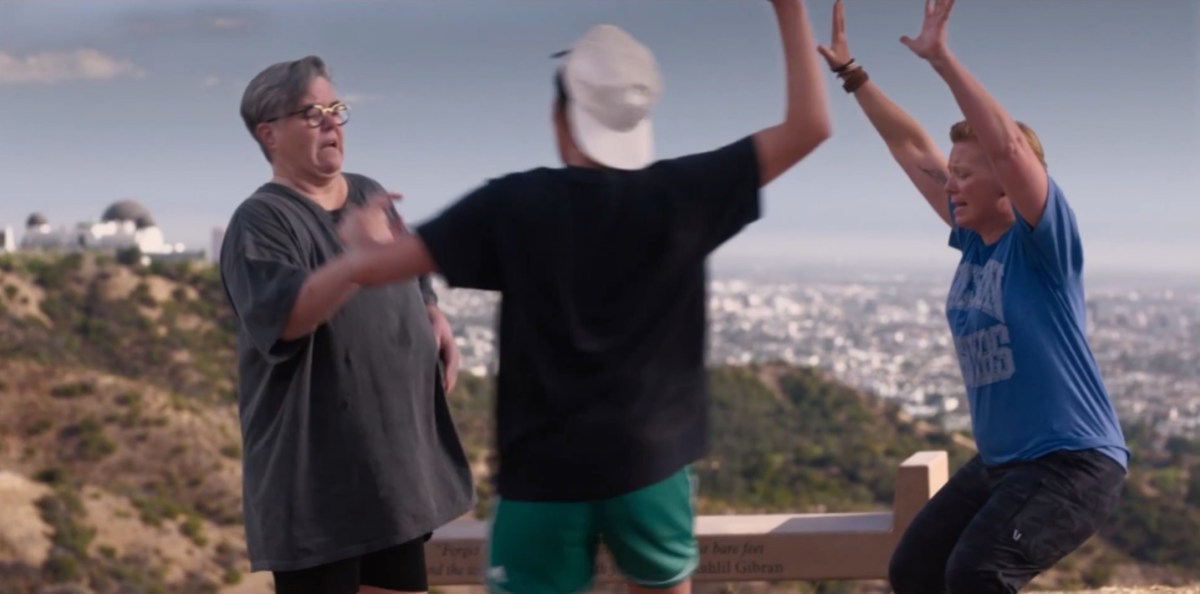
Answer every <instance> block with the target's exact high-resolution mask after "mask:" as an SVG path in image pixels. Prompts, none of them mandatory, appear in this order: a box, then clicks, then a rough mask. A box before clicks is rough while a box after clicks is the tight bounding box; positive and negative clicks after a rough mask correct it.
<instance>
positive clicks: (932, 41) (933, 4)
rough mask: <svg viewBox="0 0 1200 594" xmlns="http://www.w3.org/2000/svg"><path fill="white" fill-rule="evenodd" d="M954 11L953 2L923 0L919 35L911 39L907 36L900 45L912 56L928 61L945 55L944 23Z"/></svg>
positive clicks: (901, 39)
mask: <svg viewBox="0 0 1200 594" xmlns="http://www.w3.org/2000/svg"><path fill="white" fill-rule="evenodd" d="M953 9H954V0H925V21H924V22H923V23H921V34H920V35H918V36H917V38H916V39H913V38H911V37H909V36H907V35H905V36H904V37H901V38H900V43H903V44H904V45H906V46H908V49H910V50H912V51H913V53H914V54H917V55H918V56H920V57H922V58H924V59H926V60H929V59H932V58H936V57H939V56H942V55H945V53H946V46H947V44H946V21H948V20H949V19H950V11H951V10H953Z"/></svg>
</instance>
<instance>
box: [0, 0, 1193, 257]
mask: <svg viewBox="0 0 1200 594" xmlns="http://www.w3.org/2000/svg"><path fill="white" fill-rule="evenodd" d="M809 6H810V8H811V12H812V15H813V17H814V21H815V25H816V30H817V34H818V37H819V38H820V39H821V40H822V41H826V40H827V36H828V30H829V17H830V12H831V8H832V6H833V2H832V1H831V0H829V1H827V0H810V2H809ZM921 6H922V1H921V0H847V13H848V24H847V28H848V32H849V36H850V44H851V50H852V52H853V53H854V55H855V56H856V57H857V58H858V61H859V62H860V63H861V64H863V65H864V66H865V67H866V69H867V71H868V72H869V73H870V75H871V77H872V79H873V80H875V81H876V82H877V83H879V84H880V85H881V87H882V88H883V89H884V91H885V92H887V93H888V94H889V95H890V96H891V97H892V98H893V99H894V100H896V101H897V102H898V103H899V104H900V105H902V106H903V107H905V108H906V109H907V110H909V111H910V113H912V114H913V115H914V116H915V117H916V118H917V119H918V120H920V121H921V122H922V123H923V124H925V125H926V126H927V127H928V128H929V129H930V131H931V133H932V134H933V135H934V137H935V138H936V139H937V140H938V141H939V142H940V143H941V144H942V146H943V147H944V148H945V149H947V150H948V144H949V143H948V139H947V138H946V131H947V129H948V127H949V126H950V124H951V123H953V122H954V121H956V120H957V119H958V111H957V108H956V106H955V105H954V103H953V99H952V97H951V96H950V94H949V92H948V91H947V90H946V88H945V86H944V85H943V84H942V83H941V81H940V80H939V79H938V78H937V77H936V75H935V74H934V73H933V72H932V70H931V69H930V68H929V67H928V66H927V65H926V64H925V63H924V62H922V61H920V60H919V59H917V58H916V57H915V56H913V55H912V54H911V52H909V51H908V50H907V49H906V48H905V47H903V46H902V45H901V44H900V43H899V41H898V39H899V37H900V36H901V35H904V34H909V35H915V34H916V33H917V32H918V30H919V26H920V17H921ZM602 22H609V23H614V24H617V25H620V26H622V27H624V28H626V29H627V30H629V31H630V32H631V33H633V34H634V35H635V36H636V37H638V38H639V39H641V40H643V41H644V42H645V43H646V44H647V45H648V46H650V47H651V49H652V50H653V51H654V52H655V53H656V54H657V56H658V59H659V61H660V63H661V67H662V70H663V73H664V77H665V84H666V91H665V94H664V96H663V100H662V103H661V104H660V106H659V108H658V110H657V112H656V113H657V115H656V129H657V135H658V146H659V156H662V157H669V156H677V155H681V154H685V153H688V152H693V151H699V150H707V149H710V148H715V147H716V146H719V145H721V144H724V143H726V142H730V141H733V140H735V139H737V138H739V137H741V136H743V135H745V134H749V133H751V132H754V131H756V130H758V129H759V128H761V127H763V126H767V125H770V124H774V123H776V122H777V121H778V119H779V117H780V115H781V114H782V110H783V76H782V60H781V54H780V46H779V39H778V37H777V34H776V29H775V24H774V21H773V17H772V14H771V11H770V7H769V6H768V4H767V3H766V2H764V1H762V0H729V1H723V2H716V1H710V2H700V1H696V0H646V1H630V0H625V1H620V0H605V1H600V0H588V1H579V0H573V1H565V0H545V1H525V0H477V1H445V0H438V1H435V0H422V1H416V0H413V1H404V0H395V1H377V2H372V1H364V2H348V1H334V0H326V1H323V2H293V1H288V2H282V1H279V2H252V1H241V2H236V3H232V2H230V3H218V2H180V1H175V0H172V1H157V2H148V1H143V2H99V1H88V2H76V1H65V0H64V1H37V2H34V1H19V0H18V1H15V2H14V1H11V0H0V106H2V107H3V113H2V115H0V138H2V139H3V143H2V145H0V168H2V171H3V173H4V182H5V183H4V185H3V186H2V188H3V190H2V191H3V196H2V200H0V224H2V225H11V226H12V227H13V228H14V229H18V230H19V229H20V228H21V227H22V226H23V224H24V220H25V218H26V216H27V215H28V214H29V213H30V212H32V211H34V210H37V211H41V212H43V213H45V214H46V215H48V216H49V218H50V220H51V222H52V224H71V223H74V222H77V221H81V220H86V219H95V218H97V217H99V215H100V212H101V211H102V209H103V208H104V207H105V206H106V205H107V204H108V203H111V202H113V201H115V200H117V199H122V198H133V199H136V200H139V201H141V202H142V203H144V204H145V205H146V206H147V207H149V209H150V210H151V211H152V212H153V213H154V216H155V218H156V219H157V221H158V223H159V225H160V227H162V229H163V231H164V233H165V234H166V236H167V238H168V240H171V241H183V242H186V243H188V244H189V245H192V246H193V247H201V248H207V246H208V237H209V233H210V230H211V228H212V227H214V226H218V225H223V224H224V223H225V222H226V221H227V220H228V217H229V215H230V213H231V212H232V210H233V209H234V208H235V207H236V206H237V204H238V203H239V202H240V201H242V200H243V199H244V198H245V197H246V196H247V195H249V193H250V192H251V191H252V190H253V189H254V188H255V187H256V186H258V185H259V184H261V183H262V182H264V181H265V180H267V179H268V176H269V169H268V167H267V163H266V161H265V160H263V158H262V156H261V154H260V153H259V152H258V148H257V147H256V145H255V144H254V142H253V140H252V139H251V138H250V136H249V134H248V133H247V132H246V130H245V128H244V127H243V126H242V123H241V120H240V118H239V117H238V105H239V101H240V99H241V93H242V91H243V89H244V87H245V85H246V83H247V82H248V81H249V80H250V78H251V77H252V76H253V75H254V74H255V73H257V72H258V71H259V70H261V69H262V68H264V67H265V66H267V65H269V64H271V63H273V62H276V61H280V60H285V59H295V58H299V57H302V56H304V55H306V54H318V55H321V56H323V57H324V58H326V60H327V61H328V62H329V63H330V65H331V67H332V69H333V75H334V82H335V84H336V86H337V87H338V89H339V91H340V92H341V93H342V95H343V97H344V98H346V99H347V100H348V102H349V103H351V104H352V108H353V117H352V121H351V122H350V124H349V125H348V127H347V129H346V138H347V154H346V157H347V158H346V169H347V170H349V171H356V172H361V173H365V174H367V175H370V176H372V177H375V178H376V179H378V180H379V181H380V182H382V183H383V184H384V185H385V186H388V187H389V188H392V189H395V190H397V191H400V192H403V193H404V194H405V195H406V200H405V203H404V205H403V209H404V212H405V216H406V218H408V220H409V221H410V222H414V223H415V222H419V221H420V220H423V219H425V218H426V217H429V216H431V215H433V214H435V213H436V212H437V211H438V210H440V209H441V208H442V207H444V206H446V205H447V204H448V203H449V202H450V201H451V200H454V199H456V198H458V197H459V196H460V195H461V194H462V193H463V192H465V191H467V190H469V189H470V188H472V187H474V186H476V185H477V184H479V183H481V182H482V181H484V180H485V179H487V178H489V177H492V176H496V175H500V174H503V173H507V172H509V171H514V170H519V169H525V168H529V167H534V166H541V165H556V164H557V157H556V154H555V152H554V150H553V145H552V143H551V131H550V127H549V105H550V101H551V84H550V83H551V74H552V70H553V67H554V62H553V61H552V60H550V59H549V54H551V53H552V52H554V51H556V50H559V49H561V48H564V47H566V46H567V45H568V44H569V43H570V42H571V41H572V40H574V39H575V38H576V37H577V36H578V35H580V34H581V33H582V32H583V31H584V30H586V28H587V27H589V26H590V25H593V24H596V23H602ZM1198 28H1200V1H1198V0H1153V1H1147V0H962V1H961V2H959V3H958V6H957V7H956V8H955V13H954V15H953V16H952V21H951V39H950V43H951V46H952V48H953V49H954V50H955V51H956V52H957V54H958V55H959V56H960V58H961V60H962V61H963V62H964V63H965V64H966V65H967V66H968V67H969V68H970V69H971V70H972V71H973V72H974V73H975V74H976V76H977V77H978V78H980V80H982V81H983V83H984V84H985V85H986V86H987V87H988V88H989V89H990V90H991V91H992V92H993V93H994V94H996V95H997V96H998V97H999V98H1000V100H1001V101H1002V102H1003V103H1004V104H1005V105H1006V107H1008V108H1009V110H1010V111H1011V112H1012V113H1013V114H1014V115H1015V116H1016V117H1018V118H1019V119H1022V120H1025V121H1027V122H1029V123H1030V124H1031V125H1033V126H1034V128H1035V129H1036V130H1037V131H1038V132H1039V134H1040V135H1041V137H1042V140H1043V142H1044V144H1045V146H1046V150H1047V153H1048V154H1047V156H1048V160H1049V163H1050V170H1051V173H1052V175H1054V176H1055V178H1056V179H1057V180H1058V181H1059V183H1060V184H1061V185H1062V186H1063V187H1064V189H1065V191H1066V193H1067V197H1068V200H1070V202H1071V204H1072V206H1073V207H1074V208H1075V211H1076V214H1077V216H1078V219H1079V222H1080V225H1081V228H1082V233H1083V237H1084V241H1085V248H1086V250H1087V254H1088V258H1087V262H1088V266H1089V268H1090V269H1091V270H1142V271H1153V270H1159V271H1163V272H1168V273H1170V274H1173V275H1178V277H1179V278H1187V277H1191V276H1193V275H1196V274H1198V273H1200V230H1198V229H1197V221H1200V82H1198V81H1200V41H1198V35H1197V29H1198ZM829 82H830V87H829V96H830V100H831V102H832V105H833V110H834V118H835V122H834V124H835V137H834V138H833V139H832V140H831V141H830V142H829V143H828V144H826V145H825V146H824V147H822V148H821V149H819V151H818V153H817V154H815V155H814V156H813V157H811V158H809V159H808V160H806V161H805V162H803V163H802V164H801V165H799V166H798V167H797V168H796V169H794V170H792V171H791V172H790V173H789V174H787V175H786V176H785V177H783V178H781V179H780V180H778V181H776V182H775V183H774V184H772V185H771V186H769V187H768V189H767V191H766V208H765V213H766V216H765V218H764V219H763V220H762V221H760V222H758V223H756V224H754V225H753V226H752V227H751V228H750V229H748V230H747V231H746V232H745V234H744V235H742V236H741V237H739V238H737V239H735V240H734V241H733V242H731V243H730V244H728V245H727V246H726V247H725V248H723V250H722V251H721V252H720V254H719V259H724V260H725V261H748V260H757V261H769V262H781V263H791V264H806V263H818V262H819V263H834V264H836V263H846V264H848V265H875V266H889V265H894V266H897V267H898V266H911V265H934V266H947V267H952V265H953V262H954V261H955V255H956V254H955V253H954V252H953V251H951V250H950V249H949V248H947V247H946V233H945V229H944V226H943V224H942V223H941V222H940V221H939V220H938V219H937V218H936V216H935V215H934V214H933V213H932V211H930V210H929V209H928V208H927V207H926V206H925V205H924V203H923V201H922V200H921V198H920V196H919V195H918V194H917V192H916V190H914V189H913V188H912V187H911V186H910V185H909V184H908V182H907V180H906V179H905V178H904V177H903V174H902V173H901V172H900V170H899V169H898V168H897V167H896V166H895V164H894V163H893V162H892V161H891V159H890V157H889V156H888V154H887V152H886V150H885V149H884V147H883V145H882V143H881V142H880V141H879V140H878V138H877V137H876V136H875V133H874V131H873V130H872V129H871V128H870V125H869V124H868V123H867V121H866V119H865V118H864V117H863V115H862V114H861V112H860V111H859V109H858V107H857V105H856V104H855V103H854V102H853V100H852V99H851V98H850V97H849V96H847V95H846V94H845V93H843V92H842V90H841V88H840V87H838V86H837V85H836V84H835V83H836V81H834V80H832V76H831V80H830V81H829Z"/></svg>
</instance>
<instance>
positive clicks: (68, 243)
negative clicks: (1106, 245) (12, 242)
mask: <svg viewBox="0 0 1200 594" xmlns="http://www.w3.org/2000/svg"><path fill="white" fill-rule="evenodd" d="M134 247H136V248H138V250H139V251H141V253H142V254H144V255H146V256H176V257H179V256H185V255H186V253H187V248H186V247H184V245H183V244H182V243H174V244H170V243H167V242H166V240H165V239H164V238H163V233H162V230H161V229H159V228H158V226H157V225H156V224H155V223H154V217H152V216H151V215H150V211H149V210H147V209H146V207H145V206H142V205H141V204H139V203H137V202H134V201H132V200H122V201H120V202H114V203H113V204H111V205H110V206H109V207H108V208H106V209H104V213H103V214H102V215H101V216H100V222H98V223H95V222H85V223H78V224H76V225H75V226H74V227H60V228H57V229H56V228H53V227H51V226H50V222H49V220H47V219H46V217H45V216H43V215H42V214H40V213H34V214H32V215H29V218H28V219H27V220H26V221H25V234H24V236H22V237H21V244H20V249H21V250H28V251H77V250H85V251H118V250H124V249H129V248H134Z"/></svg>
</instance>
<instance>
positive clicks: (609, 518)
mask: <svg viewBox="0 0 1200 594" xmlns="http://www.w3.org/2000/svg"><path fill="white" fill-rule="evenodd" d="M694 498H695V481H694V477H693V475H692V471H691V469H690V468H684V469H683V470H680V471H679V472H677V473H675V474H674V475H672V476H671V477H669V478H667V479H666V480H664V481H662V482H660V483H657V484H654V485H650V486H649V487H645V488H643V489H640V490H638V491H634V492H632V493H628V494H626V495H622V496H620V497H615V498H613V499H607V500H603V501H591V502H583V503H553V502H530V501H510V500H507V499H498V500H497V501H496V507H495V512H494V515H493V518H492V533H491V536H490V537H489V539H488V560H487V561H488V569H487V570H486V573H485V584H486V585H487V588H488V590H489V591H491V592H493V593H497V594H575V593H577V592H583V591H585V590H587V589H589V588H590V587H591V585H592V582H593V578H594V576H595V561H596V553H597V548H598V545H599V544H600V543H601V542H603V543H604V546H605V548H607V549H608V552H609V553H610V554H611V555H612V559H613V562H614V564H615V565H616V568H617V569H618V570H619V571H620V572H621V574H622V575H623V576H624V577H625V579H626V580H628V581H629V582H631V583H633V584H636V585H638V586H642V587H645V588H670V587H672V586H676V585H678V584H680V583H682V582H684V581H686V580H687V579H688V578H690V577H691V575H692V573H693V572H694V571H695V570H696V566H697V564H698V563H699V560H700V551H699V548H698V547H697V546H696V537H695V533H694V531H693V526H694V521H695V507H694V504H693V500H694Z"/></svg>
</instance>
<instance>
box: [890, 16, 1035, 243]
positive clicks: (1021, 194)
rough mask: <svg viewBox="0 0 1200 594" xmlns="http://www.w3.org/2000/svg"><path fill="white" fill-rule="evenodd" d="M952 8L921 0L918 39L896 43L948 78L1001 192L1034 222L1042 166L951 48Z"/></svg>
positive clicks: (1000, 107)
mask: <svg viewBox="0 0 1200 594" xmlns="http://www.w3.org/2000/svg"><path fill="white" fill-rule="evenodd" d="M953 8H954V0H925V22H924V24H923V25H922V26H921V34H920V35H919V36H917V38H916V39H910V38H909V37H907V36H905V37H903V38H901V39H900V41H901V42H902V43H904V45H907V46H908V48H909V49H911V50H912V51H913V53H915V54H917V55H918V56H920V57H921V58H924V59H925V60H926V61H927V62H929V63H930V65H932V66H933V69H934V70H935V71H937V73H938V74H939V75H941V77H942V79H943V80H945V81H946V85H947V86H949V87H950V92H951V93H953V94H954V99H955V101H957V102H958V107H959V109H961V110H962V113H963V117H964V118H966V120H967V124H968V125H970V126H971V129H972V130H973V131H974V132H975V136H976V138H978V139H979V145H980V148H982V149H983V152H984V154H985V155H987V158H988V161H989V162H991V165H992V168H993V169H994V170H995V172H996V178H997V181H999V183H1000V186H1001V187H1002V188H1003V189H1004V193H1005V194H1006V195H1007V196H1008V198H1009V200H1011V201H1012V204H1013V207H1014V208H1016V210H1017V213H1018V214H1020V215H1021V218H1023V219H1025V221H1026V222H1027V223H1029V224H1030V225H1037V224H1038V221H1040V220H1041V219H1042V212H1043V211H1044V210H1045V208H1046V194H1047V191H1048V190H1049V183H1050V181H1049V178H1048V177H1047V173H1046V168H1045V166H1044V165H1043V164H1042V161H1041V159H1040V158H1039V157H1038V155H1037V153H1036V152H1035V151H1034V149H1033V147H1032V146H1030V144H1029V141H1028V140H1027V139H1026V138H1025V134H1024V133H1022V132H1021V129H1020V127H1019V126H1017V123H1016V121H1014V120H1013V119H1012V117H1011V116H1009V114H1008V112H1007V111H1005V110H1004V107H1003V106H1001V105H1000V102H998V101H996V99H995V98H994V97H992V96H991V95H990V94H989V93H988V92H987V90H986V89H984V88H983V85H982V84H980V83H979V81H977V80H975V77H973V76H971V73H969V72H967V69H966V68H964V67H963V66H962V64H960V63H959V62H958V59H957V58H955V57H954V54H952V53H951V52H950V48H949V47H948V45H947V42H946V23H947V21H948V20H949V18H950V11H951V10H952V9H953Z"/></svg>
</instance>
